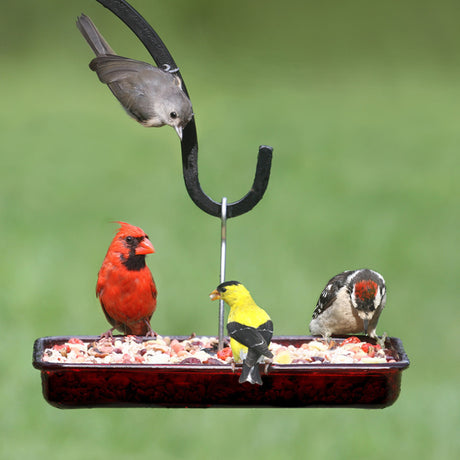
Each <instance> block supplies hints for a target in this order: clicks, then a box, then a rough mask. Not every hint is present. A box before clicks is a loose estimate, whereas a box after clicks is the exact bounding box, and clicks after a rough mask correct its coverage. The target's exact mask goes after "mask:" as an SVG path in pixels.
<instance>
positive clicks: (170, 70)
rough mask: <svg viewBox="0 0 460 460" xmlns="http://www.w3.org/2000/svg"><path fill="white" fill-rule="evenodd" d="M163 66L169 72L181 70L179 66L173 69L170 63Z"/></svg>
mask: <svg viewBox="0 0 460 460" xmlns="http://www.w3.org/2000/svg"><path fill="white" fill-rule="evenodd" d="M162 67H163V70H165V71H166V72H169V73H176V72H179V67H176V68H175V69H171V66H170V65H169V64H163V65H162Z"/></svg>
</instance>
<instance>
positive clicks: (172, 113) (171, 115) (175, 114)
mask: <svg viewBox="0 0 460 460" xmlns="http://www.w3.org/2000/svg"><path fill="white" fill-rule="evenodd" d="M169 116H170V117H171V118H173V119H174V118H177V113H176V112H171V113H170V114H169Z"/></svg>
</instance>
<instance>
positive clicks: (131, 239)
mask: <svg viewBox="0 0 460 460" xmlns="http://www.w3.org/2000/svg"><path fill="white" fill-rule="evenodd" d="M125 241H126V242H127V243H128V244H130V243H132V242H133V241H134V238H133V237H132V236H127V237H126V238H125Z"/></svg>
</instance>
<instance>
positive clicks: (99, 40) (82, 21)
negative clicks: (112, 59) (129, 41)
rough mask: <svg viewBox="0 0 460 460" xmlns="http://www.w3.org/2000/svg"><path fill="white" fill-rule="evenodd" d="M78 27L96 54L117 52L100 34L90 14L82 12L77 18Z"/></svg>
mask: <svg viewBox="0 0 460 460" xmlns="http://www.w3.org/2000/svg"><path fill="white" fill-rule="evenodd" d="M77 27H78V30H79V31H80V32H81V34H82V35H83V37H84V38H85V40H86V41H87V42H88V44H89V46H91V49H92V50H93V51H94V54H95V55H96V56H103V55H105V54H115V51H114V50H113V49H112V48H111V47H110V45H109V44H108V43H107V42H106V41H105V38H104V37H103V36H102V35H101V34H100V32H99V31H98V30H97V27H96V26H95V25H94V23H93V21H91V19H90V18H89V17H88V16H86V15H84V14H82V15H81V16H80V17H79V18H78V19H77Z"/></svg>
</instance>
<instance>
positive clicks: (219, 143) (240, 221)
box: [0, 0, 460, 460]
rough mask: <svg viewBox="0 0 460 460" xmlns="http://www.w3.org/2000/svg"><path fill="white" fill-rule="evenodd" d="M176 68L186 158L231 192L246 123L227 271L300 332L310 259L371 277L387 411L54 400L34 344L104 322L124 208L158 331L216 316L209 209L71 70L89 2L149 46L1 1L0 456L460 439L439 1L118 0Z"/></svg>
mask: <svg viewBox="0 0 460 460" xmlns="http://www.w3.org/2000/svg"><path fill="white" fill-rule="evenodd" d="M132 4H133V6H134V7H135V8H136V9H138V10H139V11H140V12H141V14H143V15H144V16H145V17H146V19H147V20H148V21H149V22H150V23H151V24H152V25H153V26H154V28H155V29H156V30H157V32H158V33H159V34H160V36H161V37H162V39H163V40H164V41H165V42H166V44H167V46H168V47H169V49H170V51H171V52H172V54H173V56H174V57H175V60H176V62H177V63H178V64H179V66H180V68H181V71H182V75H183V76H184V78H185V81H186V84H187V87H188V89H189V92H190V95H191V99H192V102H193V104H194V110H195V114H196V121H197V129H198V137H199V141H200V154H199V166H200V168H199V169H200V179H201V182H202V185H203V188H204V190H205V191H206V192H207V193H208V194H209V195H210V196H211V197H213V198H214V199H215V200H218V201H220V199H221V197H222V196H223V195H225V196H227V197H228V199H229V201H234V200H236V199H239V198H240V197H241V196H242V195H244V194H245V193H246V192H247V190H248V188H249V186H250V184H251V182H252V179H253V174H254V171H255V163H256V154H257V149H258V146H259V145H260V144H268V145H272V146H273V147H274V159H273V169H272V175H271V179H270V183H269V187H268V190H267V193H266V195H265V197H264V199H263V200H262V202H261V203H260V204H259V205H258V206H257V207H256V208H254V210H253V211H252V212H250V213H249V214H246V215H244V216H241V217H238V218H235V219H232V220H230V221H229V222H228V266H227V275H228V276H227V278H228V279H238V280H240V281H242V282H244V284H246V286H247V287H248V288H249V289H250V290H251V292H252V293H253V295H254V297H255V299H256V301H257V302H258V303H259V304H260V305H262V306H265V307H266V308H267V310H268V311H269V312H270V314H271V316H272V318H273V320H274V323H275V333H276V334H279V335H284V334H287V335H297V334H300V335H303V334H306V333H307V324H308V322H309V319H310V317H311V313H312V311H313V308H314V306H315V303H316V301H317V298H318V296H319V294H320V292H321V290H322V288H323V287H324V285H325V283H326V281H327V280H328V279H329V278H330V277H331V276H333V275H335V274H336V273H338V272H340V271H342V270H345V269H350V268H360V267H370V268H373V269H376V270H378V271H380V272H381V273H382V274H383V275H384V276H385V278H386V281H387V286H388V302H387V307H386V309H385V311H384V313H383V315H382V317H381V320H380V324H379V328H378V332H379V333H383V332H384V331H386V332H388V334H389V335H392V336H396V337H400V338H401V339H402V340H403V343H404V346H405V349H406V351H407V353H408V354H409V358H410V359H411V366H410V368H409V369H408V370H407V371H405V372H404V374H403V379H402V389H401V395H400V397H399V399H398V400H397V401H396V403H395V404H394V405H393V406H392V407H390V408H387V409H384V410H369V411H366V410H353V409H343V410H339V409H328V410H326V409H302V410H299V409H291V410H284V409H283V410H272V409H254V410H250V409H249V410H242V409H234V410H217V409H208V410H186V409H184V410H173V409H132V410H130V409H120V410H110V409H106V410H102V409H101V410H98V409H93V410H85V409H82V410H73V411H70V410H69V411H62V410H58V409H55V408H53V407H51V406H49V405H48V404H47V403H46V402H45V401H44V399H43V397H42V395H41V383H40V374H39V372H38V371H37V370H35V369H34V368H33V367H32V364H31V356H32V345H33V342H34V340H35V339H36V338H38V337H43V336H48V335H88V334H89V335H97V334H100V333H102V332H103V331H105V330H106V329H107V323H106V321H105V319H104V317H103V314H102V311H101V309H100V306H99V303H98V301H97V299H96V297H95V283H96V277H97V272H98V270H99V267H100V264H101V263H102V259H103V258H104V255H105V252H106V250H107V247H108V245H109V243H110V241H111V239H112V237H113V234H114V232H115V230H116V226H115V225H114V224H112V223H110V222H111V221H113V220H125V221H128V222H130V223H132V224H136V225H139V226H141V227H142V228H143V229H145V230H146V231H147V232H148V234H149V235H150V237H151V239H152V241H153V244H154V245H155V248H156V250H157V252H156V254H154V255H153V256H150V257H149V258H148V264H149V266H150V267H151V270H152V272H153V274H154V277H155V280H156V282H157V285H158V289H159V298H158V310H157V312H156V313H155V315H154V318H153V322H152V324H153V327H154V329H155V330H156V331H158V332H159V333H160V334H163V335H168V334H189V333H191V332H196V333H197V334H207V335H214V334H215V333H216V331H217V305H215V304H213V303H211V302H210V301H209V299H208V293H209V292H210V291H211V290H212V289H214V288H215V286H216V285H217V284H218V276H219V241H220V240H219V238H220V233H219V232H220V221H219V220H218V219H216V218H213V217H210V216H208V215H206V214H204V213H203V212H201V211H200V210H199V209H198V208H196V207H195V206H194V205H193V203H192V202H191V201H190V199H189V198H188V196H187V194H186V191H185V187H184V185H183V179H182V173H181V158H180V148H179V147H180V146H179V141H178V139H177V136H176V134H175V133H174V131H173V130H172V129H171V128H168V127H165V128H162V129H145V128H143V127H141V126H140V125H138V124H137V123H135V122H134V121H133V120H131V119H129V117H128V116H126V115H125V114H124V112H123V110H122V109H121V108H120V106H119V104H118V102H117V101H116V100H115V99H114V98H113V96H112V95H111V93H110V92H109V90H108V89H107V88H106V87H104V86H103V85H102V84H100V83H99V82H98V80H97V77H96V75H95V74H93V73H92V72H90V70H89V69H88V62H89V61H90V59H91V58H92V55H91V51H90V49H89V47H88V46H87V45H86V43H85V42H84V40H83V38H82V37H81V36H80V34H79V33H78V31H77V29H76V27H75V19H76V17H77V15H78V14H80V13H81V12H85V13H86V14H87V15H89V16H90V17H91V18H92V19H93V20H94V21H95V23H96V24H97V25H98V27H99V28H100V30H101V31H102V32H103V34H104V35H105V36H106V38H107V39H108V41H109V42H110V43H111V45H112V46H113V47H114V49H115V50H116V51H117V52H119V53H120V54H122V55H127V56H130V57H133V58H138V59H144V60H147V59H148V58H149V57H148V55H147V52H146V51H145V50H144V49H143V47H142V45H141V44H140V43H139V42H138V41H137V40H136V39H135V37H134V36H133V35H132V34H131V32H130V31H129V30H128V29H127V28H126V27H125V26H123V25H122V24H121V22H120V21H119V20H118V19H117V18H116V17H115V16H113V15H112V14H111V13H110V12H109V11H108V10H106V9H105V8H103V7H102V6H100V5H99V4H97V3H96V1H94V0H78V1H76V0H74V1H72V2H58V1H50V0H47V1H41V2H37V1H32V0H27V1H26V0H24V1H21V2H8V4H7V5H4V6H3V8H2V14H1V16H0V56H1V66H0V82H1V84H0V98H1V102H2V107H3V110H2V111H1V113H0V117H1V120H0V133H1V168H0V174H1V176H0V191H1V193H0V196H1V198H0V199H1V201H0V206H1V208H0V212H1V214H0V225H1V234H2V238H1V254H2V263H1V266H0V270H1V276H0V299H1V307H0V315H1V317H0V324H1V326H2V344H3V345H2V352H1V353H0V364H1V377H0V382H1V389H0V397H1V403H2V406H1V414H0V431H1V433H2V438H3V440H2V442H1V443H0V457H1V458H5V459H11V460H13V459H19V458H21V459H22V458H48V459H62V458H65V459H67V460H71V459H77V458H89V459H95V458H110V457H116V456H127V457H128V458H130V459H141V458H142V459H145V458H150V457H155V458H161V459H175V458H182V457H183V458H191V459H195V458H196V459H198V458H200V459H201V458H211V457H219V458H222V459H226V458H249V457H251V458H267V459H275V458H276V459H278V458H281V457H280V456H281V455H284V456H285V458H320V457H323V458H326V457H327V458H329V459H348V458H350V459H351V458H353V459H361V458H363V459H364V458H368V457H372V458H374V459H383V458H391V457H393V458H405V459H413V458H414V459H415V458H417V459H432V458H433V459H434V458H436V459H451V458H452V459H454V458H460V441H459V436H458V429H459V428H460V415H459V414H460V397H459V375H460V372H459V351H458V350H459V346H458V336H457V335H458V330H459V323H460V322H459V319H460V318H459V305H458V300H457V299H458V263H457V261H458V243H459V239H458V234H459V230H458V226H459V209H458V195H459V185H458V171H459V161H458V149H459V145H460V132H459V122H460V113H459V107H460V28H459V26H458V24H459V22H460V9H459V8H458V2H455V1H452V2H445V1H440V2H429V1H408V2H399V1H386V2H369V1H365V0H363V1H328V2H318V1H292V2H284V3H282V2H279V1H253V2H244V1H241V0H237V1H233V2H225V3H224V2H213V1H209V0H206V1H205V0H201V1H197V0H195V1H193V2H190V1H188V0H176V1H174V2H161V1H141V0H136V1H134V0H133V2H132Z"/></svg>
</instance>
